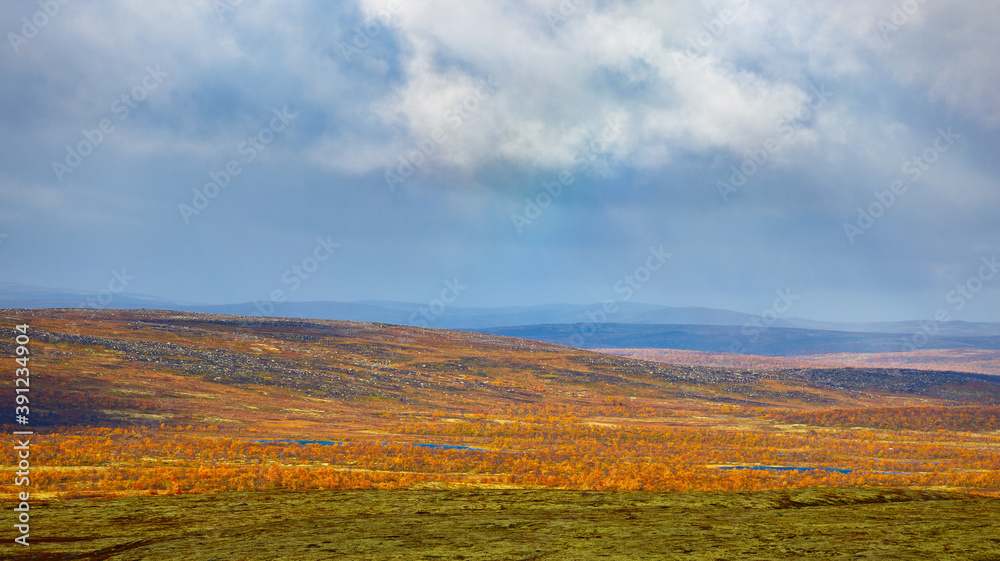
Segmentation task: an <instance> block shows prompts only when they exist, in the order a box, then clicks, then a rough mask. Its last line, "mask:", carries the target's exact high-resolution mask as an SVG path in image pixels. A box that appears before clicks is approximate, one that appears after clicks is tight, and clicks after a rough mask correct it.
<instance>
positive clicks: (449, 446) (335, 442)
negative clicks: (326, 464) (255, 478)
mask: <svg viewBox="0 0 1000 561" xmlns="http://www.w3.org/2000/svg"><path fill="white" fill-rule="evenodd" d="M250 442H259V443H261V444H293V443H294V444H302V445H303V446H304V445H306V444H319V445H320V446H333V445H338V446H344V445H345V444H349V443H345V442H342V441H339V440H251V441H250ZM356 444H357V443H356ZM378 444H381V445H383V446H388V445H389V444H392V443H391V442H379V443H378ZM397 444H408V445H410V446H420V447H421V448H435V449H438V450H471V451H474V452H499V450H491V449H489V448H473V447H471V446H455V445H452V444H423V443H420V442H399V443H397Z"/></svg>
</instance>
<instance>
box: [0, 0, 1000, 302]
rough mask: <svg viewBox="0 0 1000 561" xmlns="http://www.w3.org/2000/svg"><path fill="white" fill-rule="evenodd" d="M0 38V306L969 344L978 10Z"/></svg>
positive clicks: (437, 6)
mask: <svg viewBox="0 0 1000 561" xmlns="http://www.w3.org/2000/svg"><path fill="white" fill-rule="evenodd" d="M0 6H2V8H0V31H2V32H3V33H4V36H5V42H4V44H3V45H0V75H2V77H3V79H2V80H0V132H2V134H0V281H7V282H19V283H26V284H32V285H39V286H50V287H63V288H72V289H78V290H88V291H98V290H102V289H104V290H109V291H111V292H113V293H120V292H121V291H125V292H130V293H139V294H150V295H156V296H159V297H162V298H168V299H173V300H179V301H185V302H195V303H234V302H246V301H265V302H266V301H268V300H269V299H277V300H281V299H287V300H298V301H309V300H338V301H355V300H394V301H407V302H414V303H426V302H433V301H435V299H440V300H441V301H442V302H445V303H447V304H448V305H453V306H513V305H537V304H548V303H577V304H591V303H602V302H623V301H633V302H645V303H652V304H662V305H670V306H706V307H713V308H725V309H732V310H737V311H742V312H747V313H755V314H756V313H764V312H766V311H768V310H772V312H771V313H774V314H778V315H782V316H788V317H803V318H809V319H815V320H823V321H896V320H908V319H931V318H934V317H935V316H937V317H938V318H939V319H940V318H946V319H948V320H952V319H955V320H966V321H1000V274H997V271H996V270H997V268H998V266H1000V263H998V261H997V258H998V255H1000V220H998V216H997V210H998V209H1000V191H998V178H1000V158H998V154H1000V140H998V133H1000V66H998V65H997V64H996V60H995V59H996V54H997V53H998V52H1000V4H997V3H993V2H981V1H978V0H964V1H953V2H936V1H928V0H923V1H921V0H907V1H905V2H903V1H898V0H896V1H889V0H886V1H880V0H875V1H873V0H844V1H841V2H799V1H792V0H787V1H784V0H772V1H764V0H720V1H693V0H692V1H661V0H656V1H639V0H635V1H610V0H609V1H587V0H516V1H502V0H461V1H459V0H454V1H449V0H353V1H342V2H330V3H328V2H306V1H288V0H285V1H280V2H279V1H270V0H242V1H240V0H192V1H178V2H169V3H168V2H141V1H139V0H105V1H101V2H96V1H94V2H88V1H84V0H40V1H37V2H26V1H25V2H21V1H4V2H0ZM994 276H995V277H996V278H994ZM445 295H446V297H444V298H443V296H445Z"/></svg>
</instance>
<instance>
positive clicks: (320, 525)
mask: <svg viewBox="0 0 1000 561" xmlns="http://www.w3.org/2000/svg"><path fill="white" fill-rule="evenodd" d="M33 522H34V526H33V529H35V530H36V532H37V534H38V536H39V537H38V538H37V539H35V540H34V541H35V545H32V546H31V553H30V554H29V553H28V552H27V551H15V552H12V553H13V554H14V556H12V557H5V558H8V559H17V560H22V559H23V560H27V559H37V560H43V559H44V560H55V559H92V560H93V559H122V560H124V559H144V560H149V561H154V560H164V561H166V560H175V559H188V560H192V561H194V560H211V559H218V560H221V559H261V560H272V559H297V560H302V561H306V560H313V559H338V560H357V561H371V560H380V559H406V560H418V559H467V560H474V559H481V560H504V559H518V560H524V559H539V560H540V559H611V560H614V559H618V560H634V559H693V560H699V559H760V560H770V559H935V560H945V559H962V560H976V559H979V560H983V561H985V560H988V559H998V558H1000V538H998V536H1000V501H998V500H995V499H994V500H991V499H984V498H975V497H969V496H966V495H958V494H950V493H934V492H925V491H893V490H870V489H799V490H791V491H769V492H761V493H672V494H662V493H634V492H574V491H516V490H514V491H485V490H476V491H392V492H379V491H353V492H328V491H317V492H308V493H305V492H288V491H284V492H260V493H224V494H219V495H202V496H171V497H160V498H148V497H147V498H123V499H107V500H79V501H62V502H55V503H51V504H48V505H39V506H38V507H37V514H36V515H35V519H34V520H33ZM42 536H44V538H43V537H42Z"/></svg>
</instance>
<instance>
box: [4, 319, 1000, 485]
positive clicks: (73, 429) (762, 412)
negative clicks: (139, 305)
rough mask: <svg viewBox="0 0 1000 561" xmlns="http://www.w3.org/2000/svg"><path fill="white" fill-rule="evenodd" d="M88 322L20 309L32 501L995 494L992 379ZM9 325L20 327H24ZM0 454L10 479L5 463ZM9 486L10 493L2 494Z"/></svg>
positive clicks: (268, 325)
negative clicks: (818, 371)
mask: <svg viewBox="0 0 1000 561" xmlns="http://www.w3.org/2000/svg"><path fill="white" fill-rule="evenodd" d="M83 314H84V312H67V311H32V312H25V311H20V312H18V315H17V320H18V322H19V323H24V322H28V323H30V324H31V325H32V329H33V336H34V338H33V343H32V348H33V349H35V353H36V354H35V355H33V356H32V358H33V360H34V362H32V365H33V367H34V370H33V372H34V374H33V378H32V380H33V385H32V388H33V393H32V394H31V395H32V398H33V399H36V401H33V402H32V407H33V408H34V409H33V414H32V415H33V418H34V419H36V427H37V434H36V435H35V437H34V440H33V452H32V454H33V456H32V470H33V471H32V474H31V485H32V488H33V490H34V492H35V493H37V494H40V495H42V496H47V497H50V498H72V497H87V496H98V497H105V496H124V495H161V494H190V493H215V492H220V491H257V490H259V491H263V490H277V489H289V490H309V489H316V490H320V489H322V490H343V489H435V488H449V489H462V488H489V489H543V488H544V489H572V490H622V491H762V490H775V489H790V488H802V487H817V486H829V487H892V488H906V489H932V490H959V491H964V492H967V493H974V494H981V495H998V494H1000V406H998V405H1000V383H995V382H992V381H990V380H989V379H987V378H988V377H987V378H983V377H963V376H961V375H953V374H949V375H941V376H937V375H936V374H926V376H925V377H921V376H924V375H923V374H921V375H917V374H914V375H913V376H909V377H908V376H906V375H900V374H899V373H898V372H897V373H885V374H884V375H883V374H880V373H879V372H874V371H873V372H871V373H868V374H866V373H864V372H850V373H848V374H849V376H847V377H844V378H837V377H836V376H835V375H834V374H836V373H834V374H829V373H827V374H824V375H823V376H822V377H818V376H810V375H808V372H807V373H805V374H804V373H803V372H802V371H794V372H792V371H789V372H787V373H777V374H768V375H763V374H760V373H759V372H755V371H753V369H751V368H748V369H746V370H741V369H733V368H722V369H710V368H708V367H700V366H699V367H695V366H689V367H673V366H668V365H663V364H657V363H653V362H644V361H638V360H630V359H623V358H617V357H609V356H606V355H600V354H597V353H592V352H587V351H578V350H573V349H566V348H563V347H555V346H551V345H543V344H533V343H527V342H523V341H517V340H511V339H505V338H499V337H492V336H479V335H476V334H460V333H454V332H438V331H434V330H423V329H411V328H396V327H388V326H372V325H370V324H349V323H346V322H292V321H290V320H287V321H286V320H260V319H257V318H255V319H250V318H236V319H234V318H225V317H223V316H199V315H197V314H172V313H162V312H161V313H159V314H156V313H153V312H145V313H138V312H132V313H129V312H113V311H107V312H91V313H89V314H88V315H83ZM0 315H5V316H7V317H5V318H4V321H5V323H6V325H13V320H14V316H13V315H12V312H9V311H8V312H6V313H4V314H0ZM10 339H11V338H10V337H5V341H9V340H10ZM6 350H7V349H6V348H3V349H0V351H2V352H0V356H9V354H6V355H4V354H3V353H5V352H6ZM869 374H870V375H869ZM830 376H833V377H834V378H835V379H830ZM933 376H937V377H933ZM36 396H37V397H36ZM886 404H891V405H892V406H886ZM4 428H5V429H13V426H7V427H4ZM306 441H322V442H306ZM3 454H5V456H4V458H3V464H4V466H13V465H14V462H13V460H14V458H13V457H12V455H11V451H10V447H7V448H6V449H4V451H3ZM772 468H786V469H783V470H778V469H772ZM7 469H8V471H9V470H10V468H9V467H8V468H7ZM11 481H12V478H9V477H7V478H4V483H3V485H0V494H3V495H4V496H5V497H11V496H13V492H14V491H15V488H14V487H13V486H12V485H11V483H10V482H11Z"/></svg>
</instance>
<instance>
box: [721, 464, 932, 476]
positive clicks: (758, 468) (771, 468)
mask: <svg viewBox="0 0 1000 561" xmlns="http://www.w3.org/2000/svg"><path fill="white" fill-rule="evenodd" d="M715 469H749V470H753V471H799V472H802V471H829V472H833V473H843V474H848V473H854V472H856V471H864V470H858V469H846V468H822V467H798V466H716V468H715ZM871 473H875V474H878V475H913V474H914V472H912V471H873V472H871Z"/></svg>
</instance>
